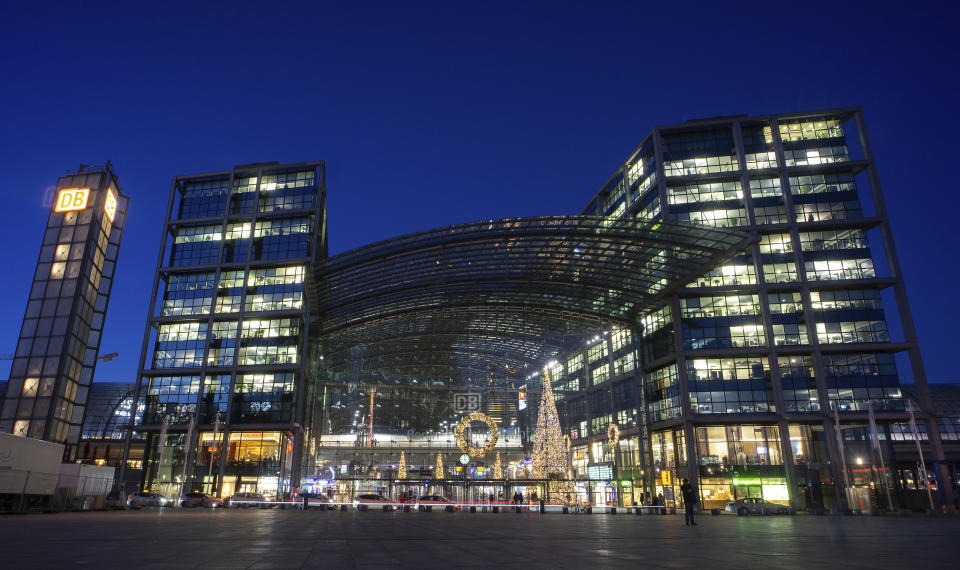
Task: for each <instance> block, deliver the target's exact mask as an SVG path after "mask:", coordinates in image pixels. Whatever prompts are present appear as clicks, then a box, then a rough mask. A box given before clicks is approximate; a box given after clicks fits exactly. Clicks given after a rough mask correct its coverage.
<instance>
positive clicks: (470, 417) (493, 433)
mask: <svg viewBox="0 0 960 570" xmlns="http://www.w3.org/2000/svg"><path fill="white" fill-rule="evenodd" d="M470 422H483V423H485V424H487V426H488V427H489V428H490V441H489V442H487V445H485V446H483V447H470V446H469V445H468V444H467V440H466V439H465V438H464V437H463V432H464V431H466V429H467V426H468V425H470ZM499 437H500V434H499V433H498V432H497V422H495V421H494V420H493V418H491V417H490V416H488V415H487V414H482V413H480V412H471V413H469V414H467V415H466V416H464V417H463V419H462V420H460V423H458V424H457V446H458V447H459V448H460V449H461V450H462V451H463V452H464V453H466V454H467V455H469V456H470V457H483V456H484V455H486V454H487V453H489V452H491V451H493V448H494V446H495V445H497V439H499Z"/></svg>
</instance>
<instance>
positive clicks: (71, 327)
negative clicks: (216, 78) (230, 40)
mask: <svg viewBox="0 0 960 570" xmlns="http://www.w3.org/2000/svg"><path fill="white" fill-rule="evenodd" d="M128 203H129V199H128V198H127V197H126V196H124V195H123V194H122V193H121V191H120V186H119V183H118V181H117V176H116V174H114V173H113V171H112V170H111V169H110V165H109V163H108V164H107V165H106V166H104V167H87V166H85V167H82V168H81V169H80V170H78V171H77V172H75V173H71V174H68V175H67V176H64V177H62V178H60V179H59V180H58V181H57V188H56V193H55V195H54V197H53V204H52V207H51V211H50V216H49V218H48V220H47V229H46V231H45V232H44V236H43V243H42V244H41V247H40V256H39V259H38V260H37V269H36V272H35V273H34V277H33V283H32V286H31V288H30V297H29V300H28V301H27V309H26V313H25V314H24V318H23V325H22V327H21V329H20V340H19V342H18V343H17V350H16V353H15V354H14V359H13V366H12V368H11V370H10V381H9V383H8V384H7V391H6V396H5V398H4V400H3V406H2V408H0V429H2V430H3V431H5V432H8V433H13V434H14V435H21V436H26V437H33V438H39V439H45V440H48V441H53V442H56V443H62V444H65V448H64V459H65V460H67V461H71V460H73V459H76V458H77V456H78V453H77V452H78V450H77V446H78V444H79V442H80V438H81V428H82V426H83V421H84V415H85V413H86V405H87V399H88V397H89V393H90V385H91V382H92V381H93V373H94V370H95V368H96V364H97V360H98V354H99V350H100V338H101V335H102V332H103V326H104V319H105V317H106V312H107V305H108V302H109V299H110V290H111V287H112V285H113V278H114V272H115V270H116V264H117V257H118V254H119V251H120V239H121V237H122V235H123V226H124V222H125V220H126V214H127V206H128Z"/></svg>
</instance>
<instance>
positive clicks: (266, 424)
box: [138, 163, 327, 497]
mask: <svg viewBox="0 0 960 570" xmlns="http://www.w3.org/2000/svg"><path fill="white" fill-rule="evenodd" d="M324 192H325V187H324V169H323V163H304V164H296V165H279V164H260V165H252V166H249V167H238V168H235V169H234V170H232V171H227V172H221V173H214V174H209V175H200V176H183V177H178V178H176V179H174V182H173V188H172V192H171V200H170V209H169V211H168V212H167V221H166V225H165V227H164V234H163V235H164V237H163V242H162V245H161V248H162V251H163V255H162V260H161V263H160V267H158V268H157V276H156V281H155V286H154V293H153V300H152V306H153V307H154V311H153V314H152V316H151V318H150V320H149V322H148V325H147V333H146V334H147V338H146V339H145V346H146V351H145V353H144V355H143V361H142V362H143V363H142V370H141V373H140V379H139V382H138V390H139V393H140V397H141V398H142V400H143V402H144V409H143V413H142V419H140V420H139V424H140V425H139V426H138V431H142V432H145V433H146V434H147V441H146V448H145V456H144V457H145V463H144V481H143V485H144V487H145V488H148V489H154V490H157V491H160V492H162V493H164V494H166V495H169V496H175V495H177V494H179V493H181V492H186V491H190V490H200V491H206V492H212V493H215V494H216V493H218V491H219V493H220V494H223V496H227V495H229V494H232V493H233V492H248V491H249V492H259V493H263V494H265V495H267V496H269V497H277V496H281V495H284V494H285V493H289V492H290V491H291V488H292V487H295V486H297V485H298V484H299V472H298V471H297V469H298V468H299V466H297V462H299V461H300V450H301V449H302V448H303V447H304V445H303V441H304V428H303V425H304V424H303V414H304V405H303V404H304V402H303V394H304V390H305V387H304V384H305V382H306V372H305V366H306V363H305V361H306V330H305V327H306V325H307V323H309V321H310V319H309V317H308V314H309V312H308V309H309V308H308V303H307V299H306V297H305V295H304V286H305V282H306V275H307V272H308V268H310V267H312V266H313V264H314V263H315V262H316V261H317V260H318V259H323V258H325V257H326V248H327V244H326V234H325V225H324V224H325V213H324V212H325V194H324ZM214 432H217V435H216V437H214ZM294 450H297V451H294ZM211 461H212V464H211ZM295 466H297V467H295Z"/></svg>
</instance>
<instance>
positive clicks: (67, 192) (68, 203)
mask: <svg viewBox="0 0 960 570" xmlns="http://www.w3.org/2000/svg"><path fill="white" fill-rule="evenodd" d="M89 196H90V189H89V188H64V189H63V190H61V191H60V192H58V193H57V204H56V205H55V206H54V208H53V211H54V212H75V211H77V210H82V209H84V208H86V207H87V197H89Z"/></svg>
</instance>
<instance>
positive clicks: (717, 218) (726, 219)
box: [675, 208, 747, 228]
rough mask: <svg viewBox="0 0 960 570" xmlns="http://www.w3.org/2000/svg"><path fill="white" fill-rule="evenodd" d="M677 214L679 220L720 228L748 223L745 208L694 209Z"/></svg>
mask: <svg viewBox="0 0 960 570" xmlns="http://www.w3.org/2000/svg"><path fill="white" fill-rule="evenodd" d="M675 214H676V219H677V221H679V222H691V223H694V224H702V225H707V226H714V227H718V228H730V227H734V226H745V225H747V211H746V210H745V209H743V208H716V209H710V210H693V211H689V212H675Z"/></svg>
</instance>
